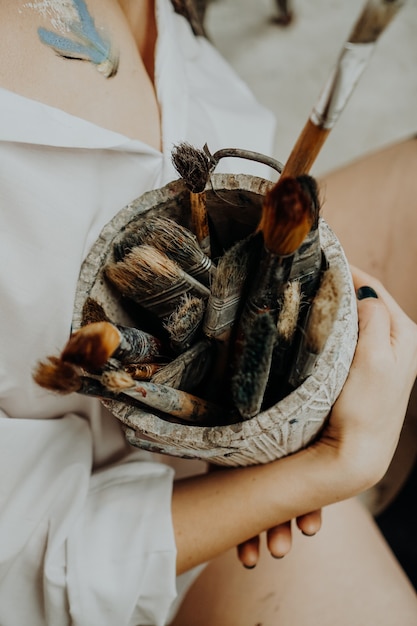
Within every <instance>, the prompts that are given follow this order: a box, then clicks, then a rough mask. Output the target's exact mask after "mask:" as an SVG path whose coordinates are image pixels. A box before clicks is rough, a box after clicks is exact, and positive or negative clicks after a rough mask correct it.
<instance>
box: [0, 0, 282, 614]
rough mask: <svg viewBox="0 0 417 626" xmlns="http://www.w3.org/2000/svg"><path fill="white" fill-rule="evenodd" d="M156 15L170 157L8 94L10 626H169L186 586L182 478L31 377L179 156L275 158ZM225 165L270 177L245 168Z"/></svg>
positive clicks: (188, 39) (261, 123)
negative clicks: (178, 532) (111, 233)
mask: <svg viewBox="0 0 417 626" xmlns="http://www.w3.org/2000/svg"><path fill="white" fill-rule="evenodd" d="M157 4H158V6H157V8H158V10H157V25H158V42H157V51H156V91H157V97H158V101H159V104H160V107H161V111H162V133H163V151H162V153H161V152H158V151H156V150H154V149H153V148H151V147H149V146H148V145H146V144H144V143H141V142H140V141H137V140H132V139H129V138H128V137H125V136H123V135H120V134H118V133H115V132H112V131H109V130H106V129H104V128H101V127H98V126H96V125H94V124H92V123H90V122H87V121H84V120H82V119H80V118H77V117H74V116H72V115H69V114H68V113H66V112H64V111H61V110H58V109H55V108H53V107H50V106H47V105H45V104H42V103H39V102H35V101H33V100H30V99H27V98H24V97H22V96H19V95H17V94H15V93H12V92H9V91H6V90H1V89H0V202H1V210H0V256H1V265H0V267H1V271H0V319H1V345H0V476H1V479H0V624H1V626H22V625H23V624H25V625H26V624H27V625H28V626H29V625H30V626H44V625H48V626H64V625H66V624H74V625H76V626H107V625H108V626H125V625H126V626H138V625H141V626H144V625H153V626H162V625H163V624H165V623H166V621H167V619H168V615H169V614H170V610H172V606H173V602H174V599H175V596H176V593H177V590H176V583H177V582H178V583H180V582H181V580H182V579H181V580H180V581H176V578H175V559H176V550H175V542H174V535H173V529H172V520H171V512H170V503H171V490H172V481H173V471H172V469H171V468H169V467H167V466H166V465H165V464H161V463H157V462H154V461H153V460H152V457H151V456H150V455H148V454H147V453H145V452H142V451H139V450H134V451H133V452H132V451H131V449H130V450H128V449H127V444H126V443H125V440H124V438H123V436H122V434H121V431H120V429H119V425H118V422H117V420H116V419H115V418H114V417H112V416H111V415H110V414H108V413H107V412H106V411H105V409H104V408H103V407H102V405H101V404H100V403H99V402H98V401H96V400H92V399H89V398H85V397H82V396H80V395H77V394H72V395H70V396H56V395H54V394H52V393H48V392H46V391H44V390H42V389H40V388H39V387H37V386H36V385H35V383H34V382H33V380H32V371H33V368H34V366H35V365H36V363H37V362H38V361H39V360H42V359H44V358H45V356H47V355H50V354H58V353H59V352H60V350H61V349H62V347H63V345H64V344H65V342H66V341H67V339H68V336H69V333H70V326H71V318H72V310H73V301H74V294H75V289H76V284H77V278H78V274H79V270H80V266H81V263H82V261H83V259H84V258H85V256H86V254H87V253H88V251H89V249H90V247H91V245H92V244H93V242H94V241H95V240H96V238H97V237H98V235H99V233H100V231H101V229H102V227H103V226H104V225H105V224H106V223H107V222H108V221H109V220H110V219H111V218H112V217H113V215H114V214H115V213H116V212H117V211H119V210H120V209H122V208H123V207H124V206H125V205H126V204H128V203H129V202H130V201H132V200H133V199H135V198H137V197H138V196H140V195H141V194H142V193H144V192H146V191H149V190H150V189H154V188H158V187H161V186H163V185H164V184H166V183H167V182H169V181H170V180H173V179H175V178H177V174H176V173H175V171H174V170H173V167H172V165H171V149H172V147H173V145H175V144H178V143H179V142H181V141H187V142H189V143H191V144H193V145H195V146H196V147H202V146H203V145H204V144H205V143H206V142H207V143H208V145H209V148H210V149H211V151H213V152H214V151H215V150H217V149H219V148H223V147H241V148H247V149H251V150H257V151H259V152H263V153H265V154H271V150H272V145H273V139H274V136H273V134H274V121H273V119H272V116H271V114H270V113H269V112H267V111H265V110H264V109H263V108H262V107H261V106H260V105H259V104H258V103H257V102H256V101H255V100H254V98H253V97H252V95H251V94H250V93H249V91H248V90H247V88H246V86H245V85H244V84H242V82H241V80H240V79H239V78H238V77H237V76H236V75H235V74H234V72H233V71H232V70H231V69H230V68H229V67H228V65H227V64H226V63H225V62H224V61H223V60H222V59H221V58H220V57H219V55H218V53H217V52H216V51H215V50H214V49H213V48H212V46H211V45H210V44H209V42H208V41H207V40H205V39H203V38H197V39H196V38H195V37H194V36H193V35H192V32H191V30H190V28H189V25H188V23H187V22H186V20H185V19H184V18H182V17H181V16H179V15H177V14H175V13H174V12H173V9H172V7H171V4H170V2H169V1H168V0H158V3H157ZM221 167H222V169H223V171H224V170H226V171H232V170H233V171H238V172H249V173H252V174H260V175H266V174H265V171H266V170H265V169H262V170H260V169H259V166H257V165H256V164H254V163H251V162H243V161H236V160H235V161H234V162H233V161H232V160H230V159H229V160H228V161H224V163H222V164H221ZM219 171H220V168H219ZM11 418H13V419H11ZM178 591H179V592H180V591H181V585H180V584H179V589H178Z"/></svg>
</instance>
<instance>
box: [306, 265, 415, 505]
mask: <svg viewBox="0 0 417 626" xmlns="http://www.w3.org/2000/svg"><path fill="white" fill-rule="evenodd" d="M352 275H353V280H354V285H355V289H356V290H357V293H358V314H359V339H358V345H357V348H356V352H355V356H354V359H353V363H352V366H351V369H350V372H349V376H348V378H347V380H346V383H345V385H344V387H343V390H342V393H341V394H340V396H339V398H338V399H337V401H336V403H335V405H334V407H333V409H332V412H331V415H330V419H329V421H328V423H327V425H326V428H325V429H324V431H323V433H322V435H321V437H320V439H319V440H318V441H317V442H316V443H315V444H314V445H313V446H311V450H312V451H313V453H316V454H320V455H325V454H328V453H329V452H330V454H331V456H336V457H337V459H338V463H339V467H340V468H341V470H343V467H346V471H348V472H349V476H350V481H349V482H350V484H351V487H350V491H351V493H346V494H345V495H344V496H343V497H349V495H355V493H358V492H359V491H362V490H364V489H366V488H368V487H370V486H372V485H374V484H375V483H376V482H378V480H380V479H381V478H382V476H383V475H384V473H385V472H386V470H387V468H388V465H389V463H390V461H391V459H392V456H393V454H394V452H395V449H396V446H397V443H398V438H399V436H400V432H401V428H402V425H403V421H404V416H405V413H406V409H407V404H408V400H409V396H410V393H411V389H412V386H413V384H414V381H415V378H416V374H417V326H416V324H414V323H413V322H412V321H411V320H410V318H408V317H407V315H406V314H405V313H404V312H403V311H402V309H401V308H400V307H399V306H398V304H397V303H396V302H395V301H394V300H393V298H392V297H391V296H390V295H389V294H388V292H387V291H386V290H385V289H384V287H383V286H382V284H381V283H380V282H379V281H377V280H375V279H374V278H371V277H370V276H369V275H368V274H366V273H364V272H362V271H360V270H358V269H356V268H352ZM369 288H370V289H369ZM340 478H341V480H342V481H343V471H341V472H340ZM343 483H344V484H345V486H346V487H345V488H346V489H348V486H347V484H348V481H346V477H345V480H344V481H343Z"/></svg>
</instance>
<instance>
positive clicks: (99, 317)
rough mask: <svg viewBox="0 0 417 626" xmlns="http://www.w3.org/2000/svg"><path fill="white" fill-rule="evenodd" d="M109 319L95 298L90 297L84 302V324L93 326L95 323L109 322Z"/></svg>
mask: <svg viewBox="0 0 417 626" xmlns="http://www.w3.org/2000/svg"><path fill="white" fill-rule="evenodd" d="M109 321H110V320H109V318H108V317H107V315H106V312H105V310H104V308H103V306H102V305H101V304H100V303H99V302H97V300H94V298H91V297H88V298H87V299H86V301H85V302H84V305H83V309H82V324H83V326H86V325H87V324H92V323H93V322H109Z"/></svg>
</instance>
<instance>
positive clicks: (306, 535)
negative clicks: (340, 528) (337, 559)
mask: <svg viewBox="0 0 417 626" xmlns="http://www.w3.org/2000/svg"><path fill="white" fill-rule="evenodd" d="M359 300H360V298H359ZM301 532H302V534H303V535H304V537H314V535H316V534H317V533H306V532H305V531H304V530H302V531H301Z"/></svg>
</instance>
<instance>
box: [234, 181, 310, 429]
mask: <svg viewBox="0 0 417 626" xmlns="http://www.w3.org/2000/svg"><path fill="white" fill-rule="evenodd" d="M311 225H312V212H311V202H310V198H309V196H308V195H307V194H306V193H305V191H304V190H303V187H302V185H301V184H300V183H299V182H298V181H297V180H296V179H293V178H289V177H286V178H281V179H280V180H279V181H278V183H277V184H276V185H274V186H273V187H272V188H271V190H270V191H269V192H268V193H267V194H266V196H265V200H264V204H263V207H262V217H261V220H260V223H259V225H258V232H259V233H262V236H263V243H264V248H263V251H262V253H261V258H260V261H259V264H258V268H257V271H256V272H255V273H254V274H253V276H252V277H251V280H250V286H249V288H248V296H247V298H246V300H245V304H244V307H243V311H242V314H241V317H240V320H239V326H238V330H237V334H236V341H235V345H234V364H233V376H232V397H233V401H234V403H235V405H236V407H237V409H238V411H239V413H240V414H241V415H242V417H243V418H244V419H248V418H249V417H253V415H256V412H255V413H254V411H259V410H260V407H261V405H262V402H263V398H264V394H265V390H266V386H267V382H268V378H269V374H270V370H271V363H272V357H273V349H274V346H275V343H276V339H277V327H276V324H277V319H278V312H279V302H280V298H281V296H282V293H283V291H284V289H285V287H286V285H287V282H288V279H289V275H290V272H291V265H292V260H293V256H294V253H295V252H296V250H297V249H298V248H299V247H300V245H301V244H302V242H303V240H304V239H305V237H306V236H307V234H308V232H309V231H310V229H311ZM260 315H261V316H262V319H259V320H258V317H259V316H260ZM267 320H268V321H267ZM257 333H259V336H257ZM257 345H260V346H262V349H258V350H254V349H253V346H257ZM256 358H258V364H256V360H255V359H256ZM248 378H250V381H251V383H250V385H246V386H245V387H244V390H242V392H240V391H239V384H243V381H245V380H247V379H248Z"/></svg>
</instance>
